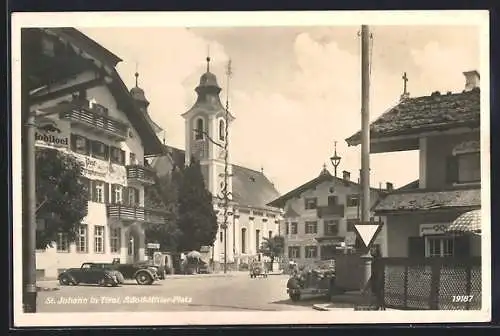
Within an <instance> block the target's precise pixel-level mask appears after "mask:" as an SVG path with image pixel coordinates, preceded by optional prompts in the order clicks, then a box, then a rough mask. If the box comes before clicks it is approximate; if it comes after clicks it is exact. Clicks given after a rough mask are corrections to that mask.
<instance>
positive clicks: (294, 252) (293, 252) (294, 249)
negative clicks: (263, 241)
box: [288, 246, 300, 259]
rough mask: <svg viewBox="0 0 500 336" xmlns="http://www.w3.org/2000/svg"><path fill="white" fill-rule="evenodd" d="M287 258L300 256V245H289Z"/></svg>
mask: <svg viewBox="0 0 500 336" xmlns="http://www.w3.org/2000/svg"><path fill="white" fill-rule="evenodd" d="M288 258H290V259H291V258H300V246H289V247H288Z"/></svg>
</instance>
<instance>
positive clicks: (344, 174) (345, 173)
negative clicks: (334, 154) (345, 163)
mask: <svg viewBox="0 0 500 336" xmlns="http://www.w3.org/2000/svg"><path fill="white" fill-rule="evenodd" d="M342 178H343V179H344V180H346V181H350V180H351V173H349V172H348V171H347V170H344V171H343V172H342Z"/></svg>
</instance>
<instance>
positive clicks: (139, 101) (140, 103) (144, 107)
mask: <svg viewBox="0 0 500 336" xmlns="http://www.w3.org/2000/svg"><path fill="white" fill-rule="evenodd" d="M130 95H131V96H132V98H133V99H134V102H135V105H136V106H137V108H138V109H139V111H141V112H142V113H143V114H144V116H145V117H146V120H147V121H148V122H149V124H150V125H151V126H152V127H153V130H154V131H155V133H156V135H158V136H159V134H160V133H161V132H163V129H162V128H161V127H160V126H159V125H158V124H157V123H155V122H154V121H153V120H152V119H151V117H150V115H149V113H148V107H149V101H148V100H147V99H146V95H145V94H144V90H143V89H141V88H140V87H139V72H137V71H136V72H135V87H133V88H132V89H130Z"/></svg>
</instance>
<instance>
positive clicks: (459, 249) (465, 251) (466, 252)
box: [453, 236, 470, 258]
mask: <svg viewBox="0 0 500 336" xmlns="http://www.w3.org/2000/svg"><path fill="white" fill-rule="evenodd" d="M453 244H454V246H453V256H454V257H457V258H468V257H470V237H469V236H459V237H455V240H454V242H453Z"/></svg>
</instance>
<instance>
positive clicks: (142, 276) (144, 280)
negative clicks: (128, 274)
mask: <svg viewBox="0 0 500 336" xmlns="http://www.w3.org/2000/svg"><path fill="white" fill-rule="evenodd" d="M135 280H136V281H137V283H138V284H139V285H151V284H152V283H153V279H152V278H151V276H150V275H149V274H148V273H146V272H139V273H137V275H136V276H135Z"/></svg>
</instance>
